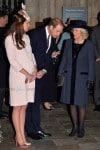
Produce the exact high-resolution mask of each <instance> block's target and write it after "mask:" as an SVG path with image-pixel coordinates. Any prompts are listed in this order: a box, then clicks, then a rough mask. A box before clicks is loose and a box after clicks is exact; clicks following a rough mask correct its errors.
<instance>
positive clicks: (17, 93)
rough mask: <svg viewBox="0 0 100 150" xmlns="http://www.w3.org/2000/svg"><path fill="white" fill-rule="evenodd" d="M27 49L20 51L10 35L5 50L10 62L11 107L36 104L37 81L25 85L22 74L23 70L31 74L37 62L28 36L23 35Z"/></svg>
mask: <svg viewBox="0 0 100 150" xmlns="http://www.w3.org/2000/svg"><path fill="white" fill-rule="evenodd" d="M23 40H24V41H25V43H26V45H25V48H23V49H21V50H18V49H17V47H16V46H15V44H16V43H15V42H14V43H13V39H12V36H11V35H9V36H7V37H6V39H5V48H6V52H7V56H8V60H9V62H10V70H9V87H10V105H11V106H21V105H27V103H28V102H34V94H35V80H34V81H32V82H30V83H25V79H26V77H25V75H24V74H22V73H21V72H20V70H21V69H22V68H24V69H25V70H27V71H28V72H29V73H31V72H32V71H33V70H34V68H35V66H36V61H35V58H34V55H33V53H32V49H31V45H30V40H29V37H28V35H26V34H24V35H23Z"/></svg>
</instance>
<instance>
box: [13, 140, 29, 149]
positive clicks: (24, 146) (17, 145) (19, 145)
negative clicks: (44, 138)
mask: <svg viewBox="0 0 100 150" xmlns="http://www.w3.org/2000/svg"><path fill="white" fill-rule="evenodd" d="M15 143H16V147H19V148H29V146H28V145H26V144H19V143H18V141H17V139H15Z"/></svg>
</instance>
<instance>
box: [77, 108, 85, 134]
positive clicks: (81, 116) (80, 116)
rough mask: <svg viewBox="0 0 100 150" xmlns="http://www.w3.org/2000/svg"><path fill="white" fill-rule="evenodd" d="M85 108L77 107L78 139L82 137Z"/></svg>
mask: <svg viewBox="0 0 100 150" xmlns="http://www.w3.org/2000/svg"><path fill="white" fill-rule="evenodd" d="M85 114H86V107H85V106H78V119H79V122H78V137H83V136H84V132H85V131H84V121H85Z"/></svg>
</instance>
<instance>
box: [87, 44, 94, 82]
mask: <svg viewBox="0 0 100 150" xmlns="http://www.w3.org/2000/svg"><path fill="white" fill-rule="evenodd" d="M88 52H89V53H88V57H89V75H88V80H89V81H94V72H95V71H94V68H95V67H94V66H95V54H94V45H93V43H92V42H90V44H89V48H88Z"/></svg>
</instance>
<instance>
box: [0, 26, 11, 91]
mask: <svg viewBox="0 0 100 150" xmlns="http://www.w3.org/2000/svg"><path fill="white" fill-rule="evenodd" d="M5 31H6V30H5V28H4V27H0V88H5V87H6V80H7V76H8V68H9V63H8V59H7V56H6V51H5V47H4V34H5Z"/></svg>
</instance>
